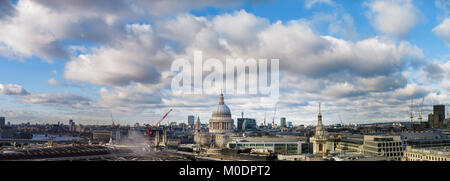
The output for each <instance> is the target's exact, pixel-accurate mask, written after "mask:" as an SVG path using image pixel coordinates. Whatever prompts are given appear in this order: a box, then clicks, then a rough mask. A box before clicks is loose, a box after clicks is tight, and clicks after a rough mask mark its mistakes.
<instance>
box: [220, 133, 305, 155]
mask: <svg viewBox="0 0 450 181" xmlns="http://www.w3.org/2000/svg"><path fill="white" fill-rule="evenodd" d="M227 147H228V148H231V149H248V148H249V149H252V151H253V152H260V153H267V152H269V153H274V154H282V155H298V154H306V153H308V150H309V144H308V143H307V142H306V141H304V140H302V139H301V138H281V137H277V138H270V137H247V138H244V139H240V138H237V139H234V140H232V141H230V142H228V143H227Z"/></svg>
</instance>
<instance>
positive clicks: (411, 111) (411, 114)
mask: <svg viewBox="0 0 450 181" xmlns="http://www.w3.org/2000/svg"><path fill="white" fill-rule="evenodd" d="M409 118H411V124H412V123H413V118H414V116H413V98H412V97H411V108H410V116H409Z"/></svg>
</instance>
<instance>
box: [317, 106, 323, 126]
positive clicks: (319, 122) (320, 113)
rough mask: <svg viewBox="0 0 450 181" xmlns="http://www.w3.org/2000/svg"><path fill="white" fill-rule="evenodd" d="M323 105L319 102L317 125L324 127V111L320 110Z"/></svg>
mask: <svg viewBox="0 0 450 181" xmlns="http://www.w3.org/2000/svg"><path fill="white" fill-rule="evenodd" d="M320 106H321V103H320V102H319V115H318V116H317V124H318V125H322V111H321V109H320Z"/></svg>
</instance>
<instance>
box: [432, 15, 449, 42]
mask: <svg viewBox="0 0 450 181" xmlns="http://www.w3.org/2000/svg"><path fill="white" fill-rule="evenodd" d="M433 33H434V34H436V35H437V36H438V37H439V38H440V39H441V40H442V41H444V42H445V43H448V44H450V18H446V19H445V20H444V21H442V23H441V24H440V25H438V26H436V27H435V28H433Z"/></svg>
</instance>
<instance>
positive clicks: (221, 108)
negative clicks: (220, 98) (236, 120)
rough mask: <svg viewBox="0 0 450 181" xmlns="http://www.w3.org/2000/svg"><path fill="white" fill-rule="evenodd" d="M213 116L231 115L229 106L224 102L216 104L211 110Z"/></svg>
mask: <svg viewBox="0 0 450 181" xmlns="http://www.w3.org/2000/svg"><path fill="white" fill-rule="evenodd" d="M212 116H213V117H231V111H230V108H228V106H227V105H225V104H218V105H217V106H216V107H215V108H214V109H213V111H212Z"/></svg>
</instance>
